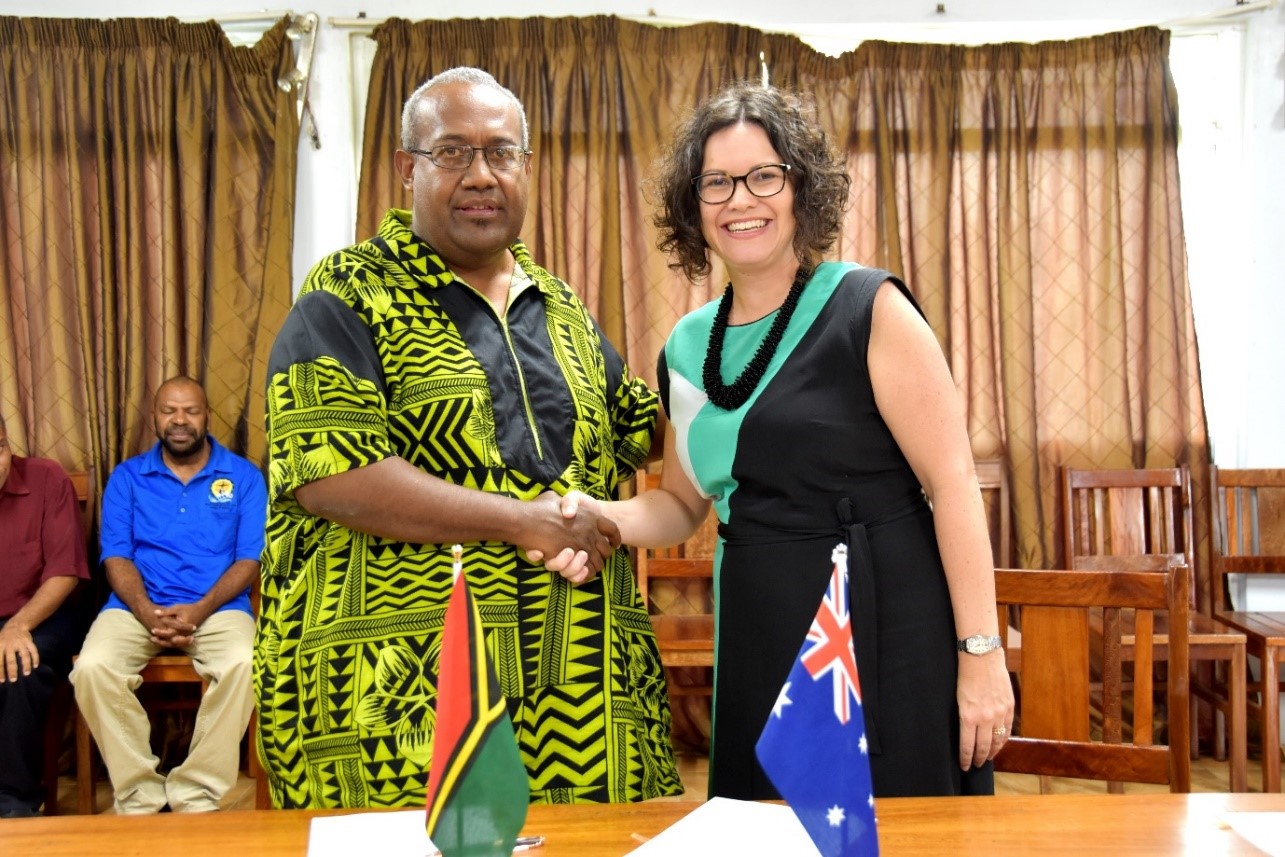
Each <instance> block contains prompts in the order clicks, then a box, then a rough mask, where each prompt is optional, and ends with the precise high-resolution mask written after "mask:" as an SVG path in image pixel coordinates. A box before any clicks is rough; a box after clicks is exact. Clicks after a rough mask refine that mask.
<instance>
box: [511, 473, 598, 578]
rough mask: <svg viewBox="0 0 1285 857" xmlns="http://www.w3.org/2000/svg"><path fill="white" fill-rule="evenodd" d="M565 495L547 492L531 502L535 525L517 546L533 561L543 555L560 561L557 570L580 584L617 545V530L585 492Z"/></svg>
mask: <svg viewBox="0 0 1285 857" xmlns="http://www.w3.org/2000/svg"><path fill="white" fill-rule="evenodd" d="M567 497H568V498H574V499H571V500H570V501H568V500H567V499H566V498H562V497H559V496H558V495H557V494H556V493H554V492H552V491H546V492H545V493H543V494H541V495H540V496H539V497H537V498H535V499H534V500H532V501H531V503H530V505H531V507H532V512H533V517H535V518H537V520H538V526H537V527H533V528H532V529H531V532H530V534H529V535H528V537H527V538H526V539H525V540H524V541H523V544H521V545H519V547H520V548H521V549H522V550H523V551H524V552H525V553H526V555H527V557H528V558H529V559H530V560H531V561H532V562H540V561H541V560H542V559H543V558H544V557H546V556H548V557H554V558H555V560H561V562H559V563H558V565H557V567H554V565H553V564H552V563H553V561H550V563H546V565H545V567H546V568H548V569H549V570H551V571H557V572H558V573H559V574H561V575H562V576H563V577H564V578H566V579H567V580H568V581H570V582H571V583H573V584H581V583H584V582H586V581H588V580H590V579H592V578H593V576H594V575H595V574H597V573H598V572H599V571H601V570H602V567H603V565H605V564H606V562H607V559H608V557H610V556H611V554H612V552H613V551H615V549H616V548H618V547H620V529H619V528H618V527H617V526H616V524H615V522H614V521H612V520H610V519H609V518H605V517H603V515H602V513H601V509H600V508H599V507H598V505H597V503H596V502H595V501H593V500H592V498H590V497H588V496H587V495H585V494H581V493H580V492H578V491H576V492H571V493H570V494H568V495H567Z"/></svg>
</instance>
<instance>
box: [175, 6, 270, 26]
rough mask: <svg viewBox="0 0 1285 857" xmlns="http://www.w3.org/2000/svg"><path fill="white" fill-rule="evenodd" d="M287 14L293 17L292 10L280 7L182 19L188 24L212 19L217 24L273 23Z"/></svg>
mask: <svg viewBox="0 0 1285 857" xmlns="http://www.w3.org/2000/svg"><path fill="white" fill-rule="evenodd" d="M287 15H289V16H291V17H293V16H294V11H293V10H291V9H282V10H281V11H278V12H272V11H270V10H268V9H263V10H261V11H259V12H233V13H231V14H227V15H205V16H202V17H191V18H183V19H182V20H183V21H186V22H188V23H189V24H199V23H202V22H204V21H214V22H215V23H218V24H253V23H255V22H257V21H263V22H265V23H267V22H272V23H275V22H276V21H280V20H281V19H282V18H284V17H286V16H287Z"/></svg>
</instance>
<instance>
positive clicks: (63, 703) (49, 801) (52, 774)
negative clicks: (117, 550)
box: [40, 470, 93, 815]
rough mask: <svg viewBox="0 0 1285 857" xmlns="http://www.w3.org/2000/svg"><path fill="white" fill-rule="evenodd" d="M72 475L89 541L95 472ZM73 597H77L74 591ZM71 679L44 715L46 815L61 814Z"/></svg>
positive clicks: (57, 691)
mask: <svg viewBox="0 0 1285 857" xmlns="http://www.w3.org/2000/svg"><path fill="white" fill-rule="evenodd" d="M67 475H68V476H69V477H70V478H71V487H72V490H73V491H75V492H76V500H77V502H78V503H79V504H80V523H81V532H82V534H83V535H84V537H85V540H86V541H88V540H89V536H90V532H89V514H88V506H89V486H90V485H91V484H92V483H93V474H92V473H90V472H89V471H87V470H78V471H74V472H71V473H68V474H67ZM69 597H70V598H76V597H77V596H76V594H75V593H73V594H72V595H71V596H69ZM72 702H73V700H72V689H71V682H69V681H66V680H63V681H61V682H59V683H58V685H57V686H55V687H54V692H53V696H51V697H50V699H49V711H48V713H47V714H46V717H45V734H44V755H43V761H42V770H41V774H40V779H41V789H42V790H43V791H44V797H45V810H44V811H45V815H57V814H58V761H59V757H60V756H62V745H63V738H64V737H65V735H66V731H67V721H68V718H69V717H70V716H71V707H72Z"/></svg>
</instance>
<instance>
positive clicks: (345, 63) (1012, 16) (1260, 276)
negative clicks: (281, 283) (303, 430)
mask: <svg viewBox="0 0 1285 857" xmlns="http://www.w3.org/2000/svg"><path fill="white" fill-rule="evenodd" d="M263 2H264V0H190V2H189V3H187V4H186V5H185V6H184V7H182V11H181V12H179V11H178V8H179V7H176V6H175V4H174V3H173V2H172V0H134V2H132V3H130V4H128V6H113V7H105V4H104V3H103V2H102V0H46V2H45V3H43V4H41V5H40V6H39V7H38V9H34V8H33V4H31V3H30V2H29V0H22V2H18V0H0V14H5V15H32V14H41V15H50V16H57V17H95V18H102V17H121V16H125V15H129V16H155V17H164V16H168V15H174V14H181V15H182V16H183V17H184V18H185V19H198V18H205V17H212V18H227V17H230V16H237V15H245V14H250V15H254V14H262V13H263V12H264V11H265V8H266V11H268V12H269V13H276V12H281V11H284V10H285V9H287V8H291V7H286V6H284V5H283V6H278V7H265V6H264V5H263ZM936 6H937V4H936V3H935V2H928V0H923V2H919V3H908V2H905V0H867V2H863V3H860V4H858V3H851V2H850V3H845V4H839V3H834V2H833V0H795V2H793V3H789V4H784V3H780V2H779V0H706V2H704V3H702V4H701V16H702V17H701V19H702V20H718V21H733V22H736V23H740V24H745V25H747V26H754V27H758V28H760V29H763V30H771V31H779V32H793V33H797V34H798V35H800V37H801V38H803V39H804V40H805V41H808V42H809V43H810V44H813V45H814V46H815V47H816V48H817V49H818V50H823V51H826V52H827V53H834V54H837V53H839V52H841V51H843V50H845V49H851V48H852V47H854V46H855V45H856V44H857V43H858V42H859V41H860V40H861V39H863V38H867V39H868V38H886V39H893V40H901V41H943V42H959V43H978V42H985V41H992V42H993V41H1006V40H1038V39H1051V38H1073V37H1077V36H1083V35H1091V34H1094V33H1101V32H1107V31H1109V30H1119V29H1127V28H1131V27H1136V26H1141V25H1145V24H1164V23H1172V22H1175V21H1180V20H1186V19H1191V18H1197V17H1200V16H1204V15H1209V14H1211V13H1213V14H1217V13H1219V12H1223V11H1228V10H1231V9H1233V7H1234V0H1080V2H1078V3H1075V4H1054V3H1047V2H1046V3H1031V2H1030V0H947V2H946V3H945V4H944V6H945V9H946V11H945V13H944V14H938V13H936V11H935V8H936ZM451 8H455V7H451ZM486 8H487V10H488V11H489V12H490V13H491V14H492V15H494V16H497V17H508V16H511V17H523V16H527V15H530V14H532V12H533V10H532V7H531V6H530V4H529V3H524V2H519V0H493V2H492V3H490V4H488V5H487V7H486ZM687 8H689V7H686V6H682V5H679V4H677V3H674V4H672V5H670V6H668V7H666V6H663V5H659V4H656V3H651V4H646V3H643V2H638V3H629V2H620V0H616V2H610V0H554V2H552V3H549V4H545V5H543V6H541V7H540V9H539V12H540V14H543V15H547V16H561V15H589V14H614V15H620V16H623V17H630V18H635V19H639V20H641V19H644V18H646V17H648V10H649V9H654V10H655V15H654V16H653V17H654V18H655V19H656V20H658V21H660V22H662V23H673V24H679V23H685V22H690V21H693V20H694V19H693V18H692V17H691V15H690V14H689V13H688V12H687V11H686V10H687ZM292 10H293V11H294V12H297V13H302V12H307V11H313V12H316V13H318V15H319V16H320V28H319V31H318V36H317V49H316V53H315V56H314V59H313V72H312V82H311V89H310V100H311V104H312V109H313V111H314V116H315V122H316V126H317V131H318V134H319V137H320V141H321V148H320V149H313V147H312V145H311V143H310V142H309V141H308V140H307V138H306V137H305V138H304V139H303V140H302V141H301V142H300V149H299V184H298V196H297V203H296V236H295V258H294V265H295V280H296V282H298V281H299V280H300V279H301V278H302V277H303V274H304V273H305V272H306V270H307V269H308V267H309V266H310V265H311V264H312V262H314V261H315V260H316V259H317V258H318V257H320V256H321V255H322V254H324V253H326V252H328V251H330V250H333V249H335V248H338V247H340V246H343V245H346V244H348V243H350V242H351V241H352V240H353V239H354V237H355V236H354V235H353V222H354V220H355V207H354V201H355V197H356V174H355V158H354V135H355V129H356V128H357V126H358V123H359V122H360V121H361V117H360V116H354V108H353V102H352V94H351V88H350V86H349V74H350V72H349V67H350V57H349V42H350V37H351V36H352V34H353V33H354V32H355V31H354V30H352V29H349V28H345V27H342V26H336V24H335V23H334V22H335V21H336V19H343V20H351V19H355V18H357V17H358V15H359V12H360V11H364V12H365V14H366V16H367V17H369V18H370V19H374V20H382V19H383V18H385V17H391V16H397V17H403V18H407V19H411V20H417V19H421V18H425V17H431V16H432V15H433V13H434V12H435V11H436V9H435V8H433V7H430V5H429V4H427V3H423V2H409V0H355V2H354V3H353V4H352V5H349V4H345V3H342V2H340V0H305V2H304V3H302V4H301V5H298V6H295V7H292ZM468 11H472V10H471V9H470V10H468ZM1243 20H1244V21H1245V24H1244V26H1245V30H1244V55H1245V62H1244V66H1243V69H1239V70H1232V72H1231V76H1232V78H1233V79H1234V78H1235V77H1236V75H1237V74H1243V86H1244V90H1245V93H1246V101H1245V110H1244V112H1243V114H1240V113H1239V112H1237V113H1236V114H1235V115H1234V117H1233V118H1232V119H1231V120H1230V121H1234V122H1240V123H1243V127H1244V131H1245V133H1244V140H1245V145H1244V150H1243V154H1241V155H1240V156H1239V157H1238V158H1236V159H1234V160H1235V162H1236V164H1237V167H1238V172H1239V175H1240V177H1241V180H1240V181H1239V182H1236V183H1232V184H1231V185H1229V186H1228V187H1227V188H1226V196H1225V198H1222V199H1218V200H1217V201H1216V202H1215V203H1213V204H1212V205H1211V206H1209V207H1210V208H1213V209H1216V210H1217V216H1216V217H1213V218H1209V217H1205V218H1203V222H1206V223H1208V222H1211V221H1212V222H1213V223H1221V224H1224V225H1225V224H1226V223H1228V222H1231V223H1233V224H1236V225H1237V227H1238V231H1236V232H1234V233H1232V237H1231V238H1230V239H1228V240H1226V241H1221V240H1220V241H1216V242H1213V243H1214V244H1215V249H1214V250H1213V251H1212V252H1209V253H1206V254H1204V256H1203V257H1202V258H1200V259H1198V258H1197V253H1196V251H1195V249H1193V258H1192V292H1193V300H1194V302H1195V309H1196V323H1197V332H1198V335H1199V336H1200V348H1201V363H1202V375H1203V381H1204V386H1205V389H1206V399H1207V404H1208V406H1209V408H1210V411H1211V413H1210V422H1211V432H1212V434H1213V441H1214V455H1215V460H1216V461H1217V463H1219V464H1220V465H1222V466H1227V467H1231V466H1277V467H1279V466H1285V335H1282V327H1285V240H1283V239H1285V4H1281V3H1278V4H1277V5H1276V6H1275V7H1274V8H1270V9H1268V10H1266V11H1261V12H1256V13H1253V14H1252V15H1250V16H1249V17H1247V18H1245V19H1243ZM800 22H801V23H800ZM358 41H359V42H361V41H366V42H368V40H361V39H359V40H358ZM1236 82H1237V83H1241V82H1242V81H1236ZM1181 87H1182V82H1181V81H1179V102H1180V111H1181V110H1182V109H1183V106H1182V105H1183V96H1182V88H1181ZM1181 115H1182V116H1183V118H1184V120H1185V119H1186V114H1185V113H1181ZM392 145H393V143H392V141H390V147H391V146H392ZM1203 207H1204V206H1202V208H1203ZM1187 219H1188V237H1189V242H1190V243H1191V244H1193V245H1194V244H1196V243H1197V241H1198V239H1199V235H1197V234H1193V233H1192V228H1193V227H1199V228H1204V227H1203V226H1201V223H1202V218H1201V217H1200V216H1199V215H1198V213H1197V212H1195V211H1192V212H1189V214H1188V218H1187ZM1223 244H1226V245H1230V246H1227V247H1225V248H1224V247H1223V246H1222V245H1223ZM1198 262H1199V264H1198ZM1242 367H1248V369H1245V368H1242Z"/></svg>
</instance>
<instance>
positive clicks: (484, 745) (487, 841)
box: [426, 552, 531, 857]
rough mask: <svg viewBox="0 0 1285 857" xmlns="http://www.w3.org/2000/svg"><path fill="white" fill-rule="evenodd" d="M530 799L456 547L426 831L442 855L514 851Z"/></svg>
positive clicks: (482, 856)
mask: <svg viewBox="0 0 1285 857" xmlns="http://www.w3.org/2000/svg"><path fill="white" fill-rule="evenodd" d="M530 800H531V792H530V789H529V786H528V785H527V775H526V768H525V767H524V766H523V765H522V759H521V757H519V756H518V744H517V739H516V738H514V736H513V723H512V721H510V720H509V713H508V710H507V709H506V708H505V706H504V696H503V695H502V694H501V693H500V686H499V683H498V682H497V681H496V679H495V670H494V669H493V668H492V667H491V661H490V658H488V657H487V654H486V646H485V644H484V642H483V638H482V621H481V618H480V617H479V616H478V612H477V607H476V606H475V605H474V604H473V597H472V596H471V595H470V594H469V590H468V584H467V583H466V582H465V579H464V575H462V574H460V573H459V553H458V552H457V553H456V576H455V588H454V590H453V591H452V592H451V600H450V604H449V605H448V606H447V608H446V621H445V624H444V626H443V628H442V656H441V666H440V668H439V670H438V684H437V723H436V727H435V728H434V730H433V759H432V762H431V763H430V765H429V771H428V801H427V813H428V819H427V822H426V826H427V829H428V835H429V837H430V838H431V839H432V840H433V844H434V845H436V846H437V847H438V848H439V849H440V850H441V852H442V854H443V857H491V855H504V857H508V855H509V854H510V853H511V852H512V851H513V843H514V840H515V839H516V838H517V835H518V831H519V830H521V829H522V825H523V824H524V823H525V822H526V813H527V805H528V804H529V802H530Z"/></svg>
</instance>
